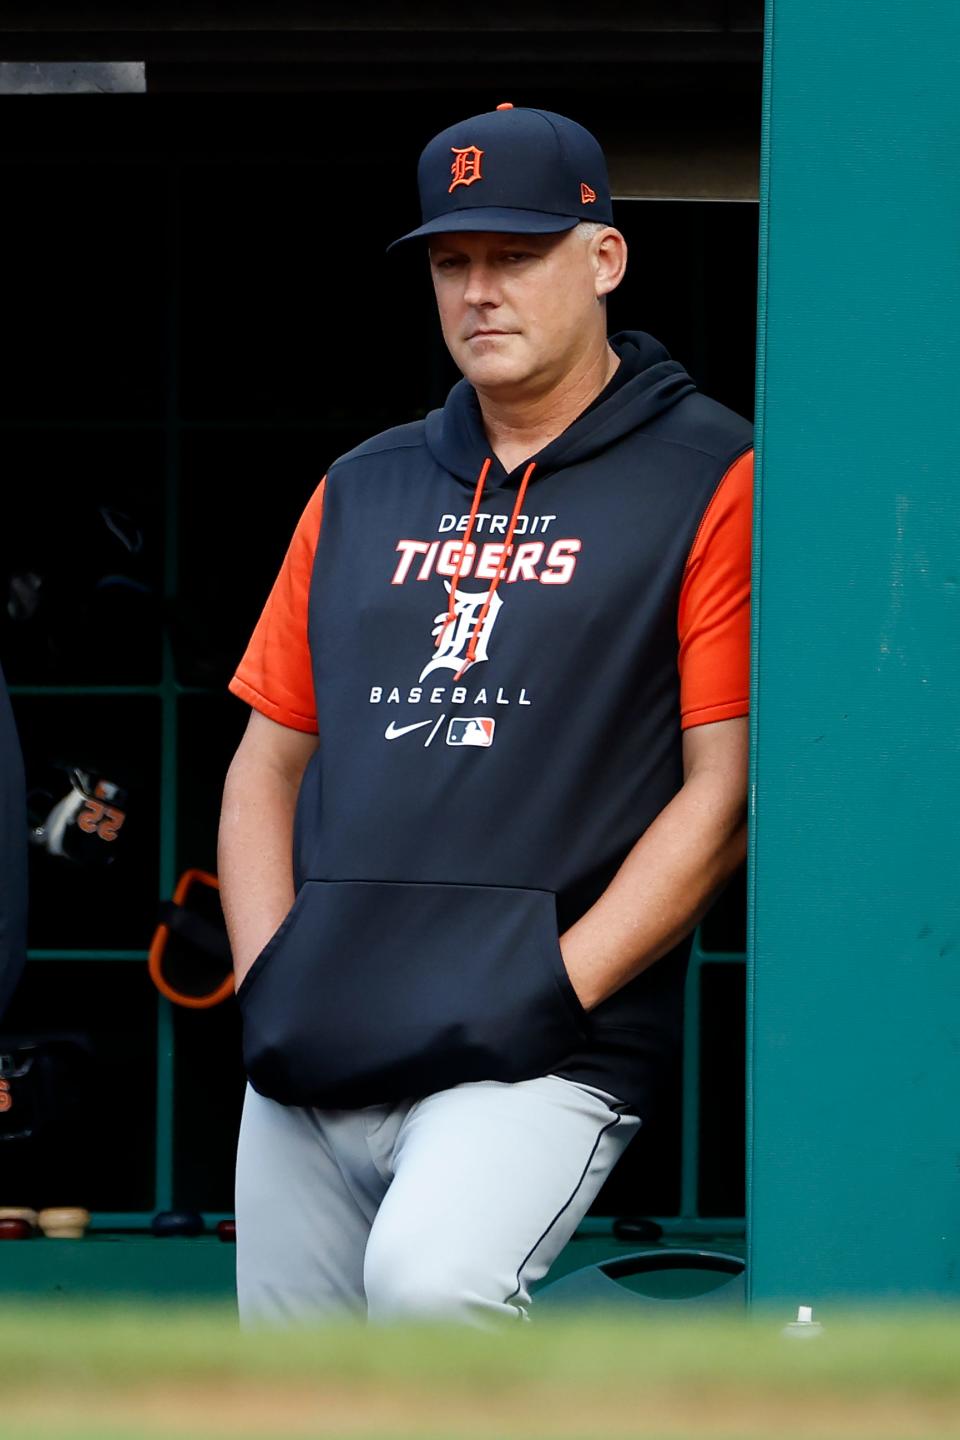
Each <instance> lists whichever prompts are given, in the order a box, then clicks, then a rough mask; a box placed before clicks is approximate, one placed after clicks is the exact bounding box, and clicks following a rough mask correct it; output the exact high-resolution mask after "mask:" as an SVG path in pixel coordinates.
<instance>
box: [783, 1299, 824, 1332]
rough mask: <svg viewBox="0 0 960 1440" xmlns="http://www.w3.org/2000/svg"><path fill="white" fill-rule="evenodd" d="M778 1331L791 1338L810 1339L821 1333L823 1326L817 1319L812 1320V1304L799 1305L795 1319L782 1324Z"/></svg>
mask: <svg viewBox="0 0 960 1440" xmlns="http://www.w3.org/2000/svg"><path fill="white" fill-rule="evenodd" d="M780 1333H781V1335H786V1336H787V1337H788V1338H789V1339H791V1340H793V1339H797V1340H812V1339H813V1338H814V1336H817V1335H822V1334H823V1326H822V1325H821V1324H820V1321H819V1320H814V1318H813V1306H812V1305H799V1306H798V1307H797V1318H796V1320H791V1322H790V1324H789V1325H784V1327H783V1329H782V1330H781V1332H780Z"/></svg>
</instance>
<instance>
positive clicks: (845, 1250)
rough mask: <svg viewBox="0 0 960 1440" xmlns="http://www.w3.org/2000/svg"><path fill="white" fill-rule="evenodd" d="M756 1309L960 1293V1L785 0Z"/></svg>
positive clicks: (774, 69) (774, 63)
mask: <svg viewBox="0 0 960 1440" xmlns="http://www.w3.org/2000/svg"><path fill="white" fill-rule="evenodd" d="M765 83H766V99H765V117H764V125H765V133H764V152H763V156H764V158H763V173H762V185H761V211H762V232H761V233H762V244H761V273H760V330H759V340H758V367H759V368H758V443H759V450H760V464H759V476H760V481H759V487H758V489H759V495H758V510H757V518H758V522H759V523H758V525H757V527H756V528H757V533H756V536H755V557H754V558H755V572H754V575H755V586H754V617H753V618H754V702H753V711H752V725H753V730H754V752H753V781H754V786H755V788H754V790H753V794H754V796H755V809H754V815H753V833H752V837H751V847H752V850H751V867H752V873H751V893H750V931H749V933H750V943H751V950H752V963H751V978H750V986H749V997H750V998H749V1007H750V1014H749V1021H750V1032H751V1039H750V1056H749V1067H750V1090H751V1105H750V1117H749V1118H750V1147H749V1150H750V1153H749V1209H750V1255H751V1288H752V1296H753V1299H754V1301H760V1302H763V1301H772V1300H778V1301H781V1300H782V1301H787V1300H789V1301H790V1302H793V1303H812V1304H814V1305H817V1304H818V1303H819V1302H821V1301H829V1300H830V1299H840V1298H845V1299H868V1298H870V1299H873V1298H881V1297H882V1298H887V1299H894V1298H900V1297H903V1298H911V1299H917V1298H921V1297H924V1296H941V1297H949V1298H952V1299H957V1298H958V1297H960V819H958V814H960V478H958V474H957V453H958V429H960V418H958V417H960V398H958V391H960V304H958V301H960V180H958V160H960V7H958V6H957V5H956V3H955V0H922V3H908V0H899V3H890V0H869V3H868V0H858V3H856V0H854V3H851V0H846V3H841V4H837V3H836V0H832V3H829V4H827V3H825V0H768V8H767V55H766V76H765Z"/></svg>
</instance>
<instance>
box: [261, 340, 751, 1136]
mask: <svg viewBox="0 0 960 1440" xmlns="http://www.w3.org/2000/svg"><path fill="white" fill-rule="evenodd" d="M611 343H612V344H613V346H614V348H615V349H616V350H617V352H618V354H619V355H620V357H621V363H622V365H623V366H625V367H628V369H629V372H630V378H629V380H628V381H627V382H626V383H625V384H622V385H620V387H619V388H617V389H615V391H614V393H612V394H611V395H610V397H609V398H608V399H605V400H602V402H601V403H600V404H597V405H595V406H594V407H591V409H589V410H588V411H586V412H585V413H584V414H583V415H581V416H580V417H579V419H578V420H576V421H575V422H574V423H573V424H572V425H570V426H569V427H568V428H567V429H566V430H565V431H564V432H563V433H562V434H561V435H559V436H558V437H557V438H556V439H555V440H554V441H552V442H551V443H550V444H549V445H547V446H546V447H545V448H544V449H543V450H541V451H540V452H539V454H538V455H536V456H534V457H533V460H534V461H535V468H534V469H533V470H532V472H531V473H530V474H529V476H528V483H527V487H526V490H525V493H524V495H523V504H522V509H521V511H520V513H519V516H518V518H517V520H516V523H515V529H514V534H513V542H512V546H511V550H510V553H509V554H508V556H507V558H506V560H504V557H503V546H504V542H505V538H506V531H507V527H508V523H509V518H510V516H511V514H512V512H513V510H514V504H515V501H516V500H517V497H518V485H519V484H520V482H521V478H522V474H523V473H525V472H526V471H527V467H518V469H517V470H516V471H514V472H512V473H510V474H507V473H505V472H504V470H503V468H502V467H501V466H500V465H499V463H498V462H497V461H496V460H495V459H492V462H491V464H490V465H489V467H488V469H487V473H486V476H485V479H484V483H483V488H482V494H481V498H480V502H479V505H478V508H477V511H476V516H475V519H474V522H473V525H472V528H471V530H470V544H469V545H468V546H466V545H465V544H464V540H465V537H466V532H467V526H468V524H469V515H470V510H471V505H472V503H473V501H474V498H475V495H476V493H477V483H478V476H479V474H480V472H481V470H482V469H483V467H484V461H485V460H486V459H487V458H488V457H490V450H489V445H488V442H487V440H486V437H485V434H484V430H483V426H482V423H481V417H480V410H479V406H478V403H477V398H476V394H475V392H474V390H473V389H472V387H471V386H470V385H468V384H467V383H466V381H461V382H460V383H459V384H457V385H456V386H455V387H454V388H453V390H452V391H451V393H450V396H449V398H448V400H447V403H446V405H445V406H444V407H443V409H442V410H439V411H434V412H432V413H431V414H430V415H428V416H427V418H426V420H425V421H417V422H416V423H414V424H410V425H404V426H400V427H399V428H397V429H395V430H390V431H387V432H386V433H384V434H382V435H378V436H376V437H375V438H374V439H372V440H370V441H368V442H367V443H366V444H364V445H361V446H360V447H359V448H358V449H356V450H353V451H351V452H350V454H348V455H345V456H344V457H343V458H342V459H340V460H338V461H337V462H336V463H335V464H334V465H333V466H332V467H331V469H330V471H329V474H328V477H327V482H326V491H325V497H324V506H323V523H322V527H321V531H320V538H319V542H318V545H317V552H316V558H315V562H314V570H313V576H312V582H311V591H310V610H309V614H310V618H309V639H310V650H311V656H312V665H313V675H314V687H315V691H316V702H317V717H318V730H319V736H320V744H319V748H318V749H317V751H316V753H315V754H314V755H313V757H312V758H311V761H310V763H309V765H308V767H307V769H306V771H305V773H304V777H303V782H302V785H301V789H300V794H299V799H298V804H297V814H296V823H295V833H294V851H295V854H294V876H295V885H296V900H295V902H294V905H293V908H292V910H291V911H290V913H289V915H288V916H287V917H286V919H285V920H284V921H283V924H282V925H281V926H280V929H279V930H278V931H277V933H276V934H275V935H274V936H273V937H272V939H271V940H270V941H269V943H268V944H267V946H266V948H265V949H264V950H263V952H262V953H261V954H260V955H259V956H258V957H257V959H256V961H255V962H254V964H253V966H252V968H251V970H250V971H249V972H248V974H247V975H246V977H245V978H244V981H243V983H242V985H241V987H240V992H239V1001H240V1005H241V1008H242V1012H243V1022H244V1041H243V1043H244V1060H245V1064H246V1067H247V1071H248V1074H249V1077H250V1080H251V1082H252V1084H253V1086H254V1088H255V1089H257V1090H258V1091H260V1093H262V1094H264V1095H267V1096H270V1097H272V1098H273V1099H276V1100H279V1101H281V1102H283V1103H286V1104H293V1105H334V1106H362V1105H370V1104H380V1103H387V1102H391V1101H395V1100H397V1099H401V1098H404V1097H411V1096H417V1095H423V1094H427V1093H430V1092H431V1091H433V1090H438V1089H442V1088H446V1087H448V1086H451V1085H455V1084H458V1083H460V1082H463V1081H471V1080H482V1079H495V1080H506V1081H516V1080H521V1079H526V1078H529V1077H532V1076H535V1075H542V1074H547V1073H553V1074H558V1075H563V1076H567V1077H569V1078H571V1079H574V1080H579V1081H582V1082H585V1083H588V1084H593V1085H597V1086H600V1087H601V1088H602V1089H605V1090H609V1091H611V1092H612V1093H613V1094H615V1095H617V1096H618V1097H619V1098H620V1099H621V1100H623V1101H625V1102H626V1103H627V1104H628V1105H630V1106H632V1107H634V1108H636V1109H639V1110H642V1111H646V1109H647V1107H648V1106H649V1105H650V1103H651V1100H652V1097H653V1095H654V1093H655V1087H656V1085H657V1081H658V1079H659V1078H660V1077H662V1075H663V1072H664V1069H665V1065H666V1062H668V1061H669V1060H670V1059H671V1058H672V1057H674V1056H675V1054H676V1050H677V1045H678V1040H679V1036H680V1024H681V1013H682V992H683V982H684V974H685V970H686V964H687V959H688V955H689V950H690V939H689V938H688V939H686V940H685V941H683V942H682V943H681V944H680V945H678V946H677V947H676V948H675V949H674V950H672V951H671V952H669V953H668V954H667V955H664V956H663V957H661V958H660V959H659V960H657V961H656V962H655V963H654V964H653V965H652V966H651V967H650V968H649V969H647V970H646V971H644V972H643V973H642V974H641V975H639V976H638V977H637V978H636V979H634V980H633V981H631V982H629V983H628V984H626V985H624V986H623V987H622V988H621V989H620V990H618V991H617V992H616V993H615V994H613V995H612V996H610V997H609V998H608V999H607V1000H605V1001H604V1002H603V1003H602V1004H600V1005H599V1006H597V1007H595V1008H594V1009H593V1010H591V1011H590V1012H589V1013H588V1012H586V1011H585V1010H584V1009H583V1007H582V1006H581V1005H580V1003H579V1001H578V999H577V996H576V993H575V991H574V989H573V986H572V985H571V983H570V980H569V978H568V976H567V973H566V970H565V968H564V964H563V958H562V956H561V953H560V948H559V944H558V937H559V935H560V934H561V933H562V932H563V931H564V930H565V929H566V928H567V927H568V926H570V925H571V924H572V923H573V922H574V921H575V920H576V919H577V918H578V917H579V916H580V915H582V914H583V912H584V911H585V910H587V909H588V908H589V907H590V906H591V905H592V904H593V902H594V901H595V900H596V899H597V897H598V896H599V895H600V894H601V892H602V891H603V889H604V888H605V886H606V885H607V884H608V883H609V881H610V880H611V878H612V877H613V875H614V873H615V871H616V870H617V868H618V867H619V865H620V864H621V862H622V861H623V859H624V857H625V856H626V854H627V853H628V851H629V850H630V848H631V847H632V846H633V844H634V843H635V842H636V840H637V839H638V838H639V837H640V835H642V833H643V832H644V830H645V829H646V828H647V826H648V825H649V824H650V823H651V821H652V820H653V819H654V818H655V817H656V816H657V814H658V813H659V812H660V811H661V810H662V809H663V807H664V806H665V805H666V804H667V803H668V802H669V800H670V799H671V798H672V796H673V795H675V794H676V792H677V790H678V789H679V788H680V786H681V784H682V780H683V769H682V750H681V730H680V694H679V674H678V666H677V654H678V639H677V606H678V601H679V595H680V587H681V581H682V578H683V571H684V566H685V562H686V560H687V556H688V554H689V552H690V548H691V546H692V544H693V541H694V538H695V535H696V531H697V527H698V525H699V523H700V520H701V517H702V516H703V513H704V511H705V510H706V507H707V505H708V504H709V501H710V499H711V496H712V495H713V493H714V491H715V490H716V488H717V486H718V484H719V483H720V481H721V479H722V478H723V475H724V474H725V472H726V471H727V469H728V468H729V466H730V465H731V464H732V462H733V461H734V460H735V459H736V458H737V456H739V455H740V454H742V453H743V452H744V451H745V450H747V449H748V448H749V446H750V444H751V431H750V426H749V425H748V424H747V422H746V421H745V420H743V419H742V418H741V417H740V416H738V415H735V414H733V413H732V412H731V411H729V410H727V409H725V408H724V407H723V406H721V405H719V404H717V403H716V402H714V401H712V400H709V399H707V398H706V397H704V396H702V395H700V394H699V393H698V392H697V391H696V389H695V387H694V384H693V382H692V381H691V379H690V377H689V376H688V375H687V373H686V372H685V371H684V369H683V368H682V366H680V365H679V364H677V363H676V362H674V361H672V360H671V359H670V358H669V356H668V355H667V353H666V351H665V350H664V349H663V347H662V346H660V345H659V344H658V343H657V342H656V341H655V340H653V339H652V338H651V337H650V336H649V335H645V334H643V333H641V332H631V333H625V334H622V335H619V336H616V337H614V339H613V341H612V342H611ZM458 562H459V567H460V573H459V577H457V575H456V571H457V565H458ZM498 568H501V569H502V574H501V576H500V579H499V581H498V582H497V584H496V586H494V583H493V582H494V577H495V576H496V574H497V570H498ZM454 582H456V588H455V591H454V593H453V604H452V606H451V587H452V586H453V585H454ZM491 591H492V592H493V593H492V595H491ZM471 637H472V640H473V645H472V650H470V649H469V647H470V642H471ZM471 655H472V658H470V657H471Z"/></svg>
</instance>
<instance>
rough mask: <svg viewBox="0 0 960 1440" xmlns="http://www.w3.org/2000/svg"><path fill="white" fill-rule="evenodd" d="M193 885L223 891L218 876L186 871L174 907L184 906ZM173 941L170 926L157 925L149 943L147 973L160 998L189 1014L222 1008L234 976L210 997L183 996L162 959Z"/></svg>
mask: <svg viewBox="0 0 960 1440" xmlns="http://www.w3.org/2000/svg"><path fill="white" fill-rule="evenodd" d="M194 884H198V885H209V886H211V887H212V888H213V889H215V890H219V889H220V881H219V880H218V879H217V877H216V875H211V874H209V872H208V871H206V870H185V871H184V873H183V874H182V875H181V876H180V879H179V880H178V881H177V888H176V889H175V890H174V892H173V903H174V905H182V904H183V902H184V900H185V899H186V897H187V892H188V891H189V889H190V887H191V886H192V885H194ZM169 938H170V926H169V925H163V924H161V925H158V926H157V929H156V932H155V934H154V937H153V940H152V941H151V942H150V955H149V958H148V960H147V969H148V970H149V972H150V979H151V980H152V981H153V983H154V985H156V987H157V989H158V990H159V991H160V994H161V995H165V996H166V998H167V999H168V1000H172V1001H173V1003H174V1005H183V1006H185V1007H186V1008H187V1009H188V1010H209V1009H211V1008H212V1006H214V1005H219V1004H220V1003H221V1001H223V1000H226V998H227V996H228V995H232V994H233V992H234V989H235V982H234V975H233V971H232V970H231V972H230V974H229V975H228V976H227V977H226V978H225V979H224V980H223V981H222V983H221V984H220V985H218V986H217V988H216V990H212V991H211V992H210V994H209V995H183V994H181V992H180V991H179V990H174V988H173V986H172V985H171V984H170V983H169V981H168V980H167V979H166V978H165V976H164V974H163V956H164V952H165V950H166V948H167V941H168V940H169Z"/></svg>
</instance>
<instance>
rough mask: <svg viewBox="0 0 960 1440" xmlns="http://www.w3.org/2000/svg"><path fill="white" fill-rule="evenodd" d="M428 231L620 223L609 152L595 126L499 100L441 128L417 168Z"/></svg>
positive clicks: (523, 230) (421, 231)
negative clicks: (612, 192) (598, 139)
mask: <svg viewBox="0 0 960 1440" xmlns="http://www.w3.org/2000/svg"><path fill="white" fill-rule="evenodd" d="M417 183H418V184H419V187H420V206H421V210H422V214H423V224H422V225H420V226H419V227H418V228H417V229H416V230H411V231H409V233H408V234H406V235H401V236H400V237H399V239H397V240H394V241H393V244H392V245H388V246H387V249H388V250H392V249H393V246H394V245H399V244H401V242H402V241H404V240H414V239H416V238H417V237H418V236H420V235H437V234H440V233H442V232H443V231H450V230H493V231H500V232H503V233H506V234H518V235H522V234H527V235H530V234H533V235H549V234H551V233H554V232H556V231H559V230H572V229H573V227H574V225H578V224H579V223H580V221H581V220H597V221H599V222H600V224H602V225H612V224H613V207H612V204H611V201H610V181H609V180H608V179H607V164H606V161H605V160H604V158H603V151H602V150H601V149H600V146H599V145H598V144H597V142H596V140H595V139H594V137H593V136H592V135H591V134H590V131H589V130H585V129H584V128H583V126H582V125H578V124H577V123H576V121H575V120H568V119H567V118H566V116H565V115H556V114H554V113H553V111H551V110H525V109H515V108H514V106H513V105H498V106H497V108H496V110H491V111H489V112H488V113H487V114H485V115H474V116H472V117H471V118H470V119H469V120H461V121H460V122H459V123H458V124H456V125H451V126H450V127H449V129H447V130H442V131H441V132H440V134H439V135H435V136H434V138H433V139H432V140H431V141H430V143H429V144H428V145H427V146H426V147H425V149H424V151H423V154H422V155H421V156H420V164H419V166H418V168H417Z"/></svg>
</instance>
